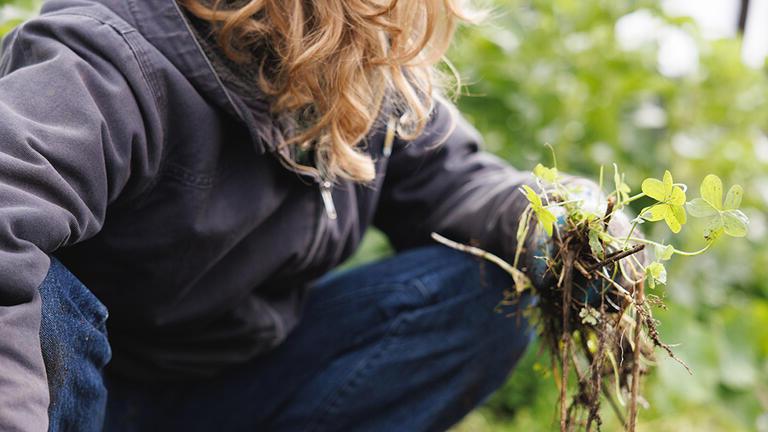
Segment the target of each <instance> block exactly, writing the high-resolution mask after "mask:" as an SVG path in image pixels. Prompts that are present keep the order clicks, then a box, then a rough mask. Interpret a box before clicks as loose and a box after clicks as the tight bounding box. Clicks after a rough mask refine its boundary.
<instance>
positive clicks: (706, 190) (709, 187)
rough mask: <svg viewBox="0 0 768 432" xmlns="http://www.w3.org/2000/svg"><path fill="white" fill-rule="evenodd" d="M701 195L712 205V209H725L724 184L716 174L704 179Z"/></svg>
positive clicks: (700, 189) (700, 190)
mask: <svg viewBox="0 0 768 432" xmlns="http://www.w3.org/2000/svg"><path fill="white" fill-rule="evenodd" d="M699 193H700V194H701V197H702V198H703V199H704V201H706V202H708V203H710V204H711V205H712V207H714V208H715V209H717V210H722V209H723V182H722V181H721V180H720V177H718V176H716V175H714V174H709V175H708V176H706V177H704V180H702V182H701V187H700V188H699Z"/></svg>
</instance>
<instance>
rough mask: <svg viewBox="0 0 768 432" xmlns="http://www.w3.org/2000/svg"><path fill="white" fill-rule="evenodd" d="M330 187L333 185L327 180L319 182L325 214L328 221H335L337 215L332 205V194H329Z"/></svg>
mask: <svg viewBox="0 0 768 432" xmlns="http://www.w3.org/2000/svg"><path fill="white" fill-rule="evenodd" d="M332 187H333V184H331V182H329V181H328V180H321V181H320V196H321V197H322V198H323V205H324V206H325V214H326V215H328V219H331V220H336V217H337V216H338V215H337V214H336V206H335V205H334V204H333V194H332V193H331V188H332Z"/></svg>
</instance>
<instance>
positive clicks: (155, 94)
mask: <svg viewBox="0 0 768 432" xmlns="http://www.w3.org/2000/svg"><path fill="white" fill-rule="evenodd" d="M47 16H51V17H53V16H76V17H82V18H88V19H91V20H93V21H95V22H96V23H98V24H101V25H105V26H107V27H109V28H111V29H112V30H113V31H114V32H115V33H117V34H118V35H119V36H120V39H122V41H123V42H124V43H125V46H126V47H127V48H128V49H129V50H130V52H131V56H132V57H133V59H134V61H135V62H136V66H138V68H139V71H140V72H141V77H142V80H143V82H144V84H145V85H146V86H147V88H148V89H149V91H150V94H151V95H152V102H153V103H154V105H155V109H156V110H157V112H158V115H160V116H162V115H163V113H164V112H165V111H164V109H165V104H164V103H163V102H162V100H163V98H162V97H161V93H162V92H161V91H160V90H159V86H158V85H157V82H156V80H155V79H154V74H152V73H151V70H152V69H151V68H150V67H148V65H147V64H145V62H146V63H149V60H148V59H146V56H145V55H144V52H143V50H141V49H140V48H139V47H137V46H136V45H135V44H134V43H133V42H132V41H131V40H130V36H129V35H131V34H138V31H137V30H136V29H135V28H132V27H130V28H127V29H121V28H120V27H118V26H117V25H115V24H114V23H111V22H108V21H107V20H105V19H104V18H102V17H98V16H95V15H92V14H89V13H86V12H83V11H76V12H75V11H66V12H57V13H52V14H49V15H47ZM142 59H144V60H143V61H142ZM159 145H160V146H161V156H160V161H159V163H158V170H157V173H156V175H155V176H154V180H152V181H150V182H149V183H148V184H147V186H146V187H145V188H144V190H142V191H140V192H139V193H138V194H136V196H134V197H133V198H131V199H130V200H128V201H127V202H125V203H124V205H125V206H129V207H130V206H131V205H132V204H135V203H139V202H141V201H142V200H143V198H144V197H146V196H148V195H149V194H150V193H151V192H152V191H153V190H154V188H155V186H157V183H158V182H157V180H158V179H159V178H160V175H161V174H162V172H163V170H164V167H165V165H166V161H167V159H168V158H167V156H168V154H169V149H168V147H169V146H168V134H167V133H166V132H165V131H163V132H162V142H160V143H159Z"/></svg>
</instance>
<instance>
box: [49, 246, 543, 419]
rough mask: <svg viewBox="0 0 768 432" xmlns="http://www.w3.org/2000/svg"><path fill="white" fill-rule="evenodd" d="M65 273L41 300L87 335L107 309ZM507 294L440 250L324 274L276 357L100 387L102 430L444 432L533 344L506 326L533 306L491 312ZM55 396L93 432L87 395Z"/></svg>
mask: <svg viewBox="0 0 768 432" xmlns="http://www.w3.org/2000/svg"><path fill="white" fill-rule="evenodd" d="M60 270H63V269H61V267H58V266H57V267H55V268H54V274H53V280H54V281H55V282H56V284H55V287H56V288H55V289H53V290H51V289H47V290H46V291H44V292H43V293H44V295H45V294H46V293H49V292H55V291H58V292H68V293H71V294H72V295H73V296H74V297H75V298H76V299H75V300H73V301H72V303H77V304H78V305H80V306H81V307H80V309H82V308H83V307H86V308H87V307H89V306H90V307H92V308H94V310H93V311H92V312H91V313H92V314H93V315H92V316H91V315H89V312H83V311H71V312H72V313H67V314H54V315H56V318H57V319H58V320H60V321H64V322H63V323H61V326H62V327H66V328H71V329H73V330H76V331H77V332H83V331H84V333H82V334H83V335H85V334H90V335H92V336H95V335H94V334H93V333H92V332H93V329H94V328H95V327H94V326H92V325H91V322H93V320H91V319H87V320H84V319H83V317H84V316H85V317H95V318H97V319H96V321H98V317H101V316H103V314H102V312H103V310H102V309H101V308H100V306H99V305H98V303H97V302H96V301H94V299H92V298H91V297H89V296H88V295H86V293H85V292H83V291H82V287H81V285H79V284H78V283H77V281H76V280H75V279H73V278H71V277H69V279H67V280H68V281H70V282H71V283H72V285H71V286H70V287H68V288H66V289H67V290H69V291H64V290H62V289H61V288H60V287H61V286H62V285H61V284H59V283H58V281H59V279H56V277H57V275H58V274H59V271H60ZM508 288H512V280H511V278H509V277H508V276H507V275H506V274H505V273H503V272H502V271H501V270H499V269H498V268H496V267H495V266H493V265H491V264H489V263H485V262H481V261H479V260H477V259H475V258H473V257H470V256H468V255H465V254H463V253H460V252H456V251H453V250H450V249H447V248H443V247H439V246H432V247H425V248H420V249H414V250H411V251H408V252H405V253H402V254H399V255H397V256H395V257H392V258H389V259H386V260H383V261H380V262H376V263H373V264H369V265H365V266H362V267H359V268H356V269H352V270H347V271H342V272H336V273H331V274H329V275H328V276H326V277H325V278H323V279H321V280H320V281H318V282H317V283H316V284H315V285H314V287H313V288H312V289H311V291H310V294H309V295H310V297H309V300H308V304H307V309H306V311H305V316H304V319H303V320H302V322H301V323H300V324H299V325H298V326H297V328H296V329H295V330H294V332H293V333H291V335H290V336H289V337H288V338H287V340H286V341H285V342H284V343H283V344H282V345H280V346H279V347H278V348H277V349H275V350H274V351H272V352H270V353H268V354H266V355H264V356H261V357H259V358H257V359H256V360H255V361H251V362H249V363H247V364H244V365H242V366H239V367H237V368H234V369H232V370H230V371H228V372H227V373H225V374H224V375H223V376H220V377H218V378H214V379H210V380H205V381H195V382H183V383H174V384H168V383H154V384H152V383H139V382H135V381H128V380H124V379H120V378H117V377H112V376H106V377H105V382H106V386H107V389H108V391H109V399H108V406H107V416H106V425H105V428H104V430H106V431H110V432H113V431H155V430H157V431H211V430H220V431H254V430H270V431H308V432H309V431H356V430H364V431H392V430H408V431H427V430H445V429H446V428H448V427H449V426H450V425H452V424H454V423H455V422H456V421H458V420H459V419H460V418H461V417H463V416H464V415H465V414H466V413H468V412H469V411H470V410H472V409H473V408H474V407H475V406H477V404H479V403H480V402H481V401H482V400H483V399H485V398H486V397H487V396H488V395H489V394H490V393H491V392H493V391H494V390H495V389H496V388H497V387H498V386H500V385H501V384H502V383H503V381H504V379H505V378H506V376H507V374H508V373H509V371H510V370H511V369H512V367H513V366H514V365H515V364H516V362H517V361H518V359H519V358H520V356H521V355H522V354H523V352H524V350H525V348H526V346H527V345H528V343H529V341H530V339H531V337H532V332H531V330H530V329H529V328H528V326H527V323H526V320H525V319H524V318H523V316H522V314H517V313H515V312H516V311H519V310H521V309H522V307H523V305H525V304H528V303H529V302H530V299H529V298H527V297H526V298H524V299H523V301H521V303H520V304H519V305H518V306H513V307H510V308H508V309H506V310H504V311H502V313H499V312H495V311H494V308H495V307H496V306H497V305H498V303H499V301H500V300H501V299H502V295H503V290H504V289H508ZM82 299H86V300H82ZM45 301H46V304H49V302H48V300H47V299H46V300H45ZM59 302H61V301H59ZM510 314H513V316H510ZM47 321H48V322H50V321H51V320H50V309H49V319H48V320H47ZM86 321H87V322H86ZM44 322H46V320H44ZM49 326H50V325H49ZM67 337H69V336H67ZM75 337H77V336H75ZM68 340H70V341H71V340H72V339H71V338H70V339H68ZM84 340H85V339H82V337H81V339H80V341H79V342H77V343H75V344H74V345H75V348H76V347H77V346H78V345H80V344H83V342H84ZM95 340H96V341H97V343H96V344H94V345H93V346H95V345H98V346H100V347H101V348H102V351H99V352H103V349H107V350H108V348H107V344H106V341H105V340H104V338H103V337H102V336H99V337H96V338H95ZM89 346H90V345H89ZM211 355H215V353H211ZM89 360H90V359H89V358H85V357H78V358H72V363H71V364H70V365H69V366H70V368H71V369H72V370H88V371H89V372H88V375H87V376H84V377H83V378H84V380H85V381H87V382H89V383H92V384H93V385H94V387H93V388H94V389H95V388H96V387H98V388H100V386H99V385H98V379H94V378H96V377H95V376H92V372H94V371H96V369H97V368H98V366H95V365H89V364H87V363H88V362H89ZM98 360H99V364H101V363H100V361H101V360H103V357H99V358H98ZM85 378H87V379H85ZM63 393H64V394H62V395H60V396H59V400H68V401H70V400H74V399H76V398H84V399H83V403H82V404H79V405H77V407H78V408H77V409H76V410H73V411H72V414H73V418H75V419H78V420H80V421H83V422H84V423H83V424H82V426H81V427H75V428H73V429H71V430H78V431H88V430H95V429H92V428H94V427H95V426H94V423H93V421H95V420H94V419H95V418H98V417H99V415H95V416H94V415H93V414H92V413H89V414H86V413H85V412H84V410H86V409H88V410H92V412H93V413H96V414H98V413H99V412H100V410H101V407H100V405H99V403H96V401H95V400H93V399H91V395H92V393H88V394H83V393H80V392H78V393H73V392H72V390H70V387H67V388H64V389H63ZM61 406H62V407H63V405H61ZM69 406H70V408H71V407H74V406H75V405H69ZM59 424H62V423H59ZM67 424H72V423H67ZM89 428H90V429H89Z"/></svg>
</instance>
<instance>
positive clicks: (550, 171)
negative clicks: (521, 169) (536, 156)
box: [533, 164, 558, 183]
mask: <svg viewBox="0 0 768 432" xmlns="http://www.w3.org/2000/svg"><path fill="white" fill-rule="evenodd" d="M533 175H535V176H536V177H538V178H540V179H542V180H544V181H545V182H548V183H554V182H555V181H557V175H558V173H557V168H547V167H545V166H544V165H542V164H538V165H536V167H535V168H534V169H533Z"/></svg>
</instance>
